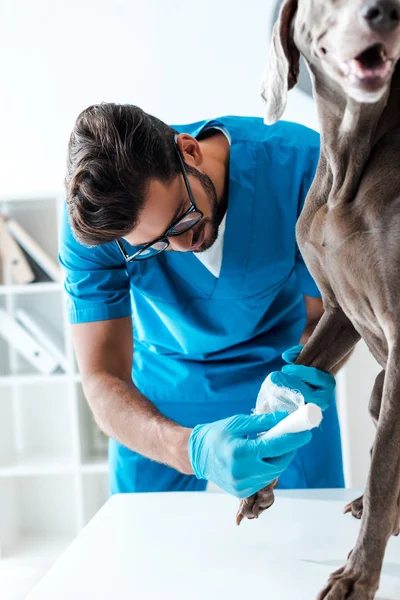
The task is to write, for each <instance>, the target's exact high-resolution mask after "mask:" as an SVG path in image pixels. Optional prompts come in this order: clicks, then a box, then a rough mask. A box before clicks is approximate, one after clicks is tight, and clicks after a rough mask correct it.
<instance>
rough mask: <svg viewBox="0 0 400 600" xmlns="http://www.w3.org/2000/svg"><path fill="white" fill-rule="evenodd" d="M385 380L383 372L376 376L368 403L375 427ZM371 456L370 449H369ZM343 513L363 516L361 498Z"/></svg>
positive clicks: (354, 501) (358, 516)
mask: <svg viewBox="0 0 400 600" xmlns="http://www.w3.org/2000/svg"><path fill="white" fill-rule="evenodd" d="M384 380H385V371H384V370H383V369H382V371H381V372H380V373H379V374H378V375H377V377H376V379H375V383H374V387H373V389H372V394H371V399H370V401H369V412H370V415H371V417H372V420H373V421H374V423H375V426H377V424H378V419H379V413H380V410H381V402H382V392H383V383H384ZM371 455H372V448H371ZM343 512H344V513H348V512H351V514H352V515H353V517H355V518H356V519H361V517H362V514H363V496H360V498H357V499H356V500H353V501H352V502H350V503H349V504H347V505H346V506H345V508H344V511H343Z"/></svg>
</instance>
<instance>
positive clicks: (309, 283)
mask: <svg viewBox="0 0 400 600" xmlns="http://www.w3.org/2000/svg"><path fill="white" fill-rule="evenodd" d="M303 152H304V156H303V160H302V161H301V164H302V168H303V175H302V184H301V186H300V194H299V201H298V214H297V218H299V216H300V213H301V211H302V210H303V206H304V202H305V199H306V196H307V194H308V190H309V189H310V187H311V184H312V182H313V179H314V176H315V171H316V169H317V165H318V160H319V148H318V147H315V146H312V147H307V148H304V149H303ZM295 270H296V275H297V278H298V281H299V284H300V289H301V291H302V292H303V294H305V295H306V296H311V297H312V298H321V293H320V291H319V290H318V287H317V284H316V283H315V281H314V279H313V278H312V277H311V275H310V272H309V271H308V269H307V267H306V265H305V262H304V259H303V257H302V255H301V253H300V250H299V248H298V246H297V244H296V258H295Z"/></svg>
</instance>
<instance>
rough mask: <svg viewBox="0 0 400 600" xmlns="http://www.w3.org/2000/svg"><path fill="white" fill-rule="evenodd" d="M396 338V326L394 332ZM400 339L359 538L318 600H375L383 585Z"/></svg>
mask: <svg viewBox="0 0 400 600" xmlns="http://www.w3.org/2000/svg"><path fill="white" fill-rule="evenodd" d="M392 331H394V332H395V333H394V335H395V336H397V331H396V326H395V324H394V325H393V327H392ZM399 396H400V340H398V339H397V337H396V338H395V339H394V341H393V342H391V343H390V345H389V356H388V362H387V369H386V375H385V377H384V383H383V395H382V404H381V408H380V414H379V421H378V426H377V431H376V437H375V442H374V447H373V450H372V461H371V468H370V473H369V477H368V483H367V488H366V492H365V494H364V513H363V517H362V520H361V529H360V533H359V536H358V539H357V542H356V545H355V547H354V550H353V552H352V553H351V555H350V557H349V559H348V561H347V564H346V565H345V566H344V567H342V568H341V569H339V570H338V571H336V572H335V573H333V575H331V577H330V579H329V581H328V584H327V586H326V587H325V589H324V590H323V591H322V592H321V594H320V595H319V596H318V598H319V600H323V599H324V600H331V599H335V600H342V599H344V598H350V597H351V598H352V600H353V599H354V600H370V599H372V598H373V597H374V594H375V593H376V590H377V589H378V585H379V578H380V572H381V568H382V562H383V557H384V554H385V549H386V545H387V542H388V539H389V537H390V536H391V535H392V534H393V533H396V531H397V528H398V515H399V506H398V502H399V495H400V444H399V440H400V419H399V418H398V411H399Z"/></svg>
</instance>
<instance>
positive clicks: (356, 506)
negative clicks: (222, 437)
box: [343, 496, 364, 519]
mask: <svg viewBox="0 0 400 600" xmlns="http://www.w3.org/2000/svg"><path fill="white" fill-rule="evenodd" d="M363 510H364V505H363V496H360V498H357V499H356V500H353V502H349V504H346V506H345V507H344V511H343V512H344V513H345V514H346V513H349V512H351V514H352V515H353V517H355V518H356V519H361V517H362V514H363Z"/></svg>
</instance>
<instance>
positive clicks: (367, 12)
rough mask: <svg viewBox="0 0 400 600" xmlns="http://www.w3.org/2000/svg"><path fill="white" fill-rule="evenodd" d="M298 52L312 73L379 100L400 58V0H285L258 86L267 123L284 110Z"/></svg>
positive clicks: (359, 96)
mask: <svg viewBox="0 0 400 600" xmlns="http://www.w3.org/2000/svg"><path fill="white" fill-rule="evenodd" d="M300 53H301V54H302V55H303V56H304V58H305V60H306V62H307V63H308V66H309V68H310V71H311V73H312V76H313V77H314V76H315V77H325V79H326V78H328V79H329V80H330V83H331V84H332V85H333V86H340V88H341V89H342V90H343V91H344V93H345V94H346V95H347V96H348V97H350V98H353V99H354V100H355V101H357V102H365V103H374V102H378V101H379V100H380V99H381V98H382V96H383V95H384V93H385V91H386V90H387V88H388V86H389V84H390V80H391V76H392V74H393V69H394V65H395V63H396V61H397V60H398V59H399V57H400V0H283V3H282V6H281V10H280V14H279V17H278V20H277V22H276V23H275V26H274V30H273V34H272V42H271V48H270V56H269V63H268V66H267V69H266V72H265V76H264V78H263V83H262V87H261V96H262V98H263V100H264V102H265V104H266V113H265V122H266V123H274V122H275V121H277V120H278V119H279V118H280V117H281V116H282V114H283V112H284V110H285V106H286V96H287V92H288V90H290V89H291V88H293V87H294V86H295V85H296V83H297V80H298V75H299V65H300Z"/></svg>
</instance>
